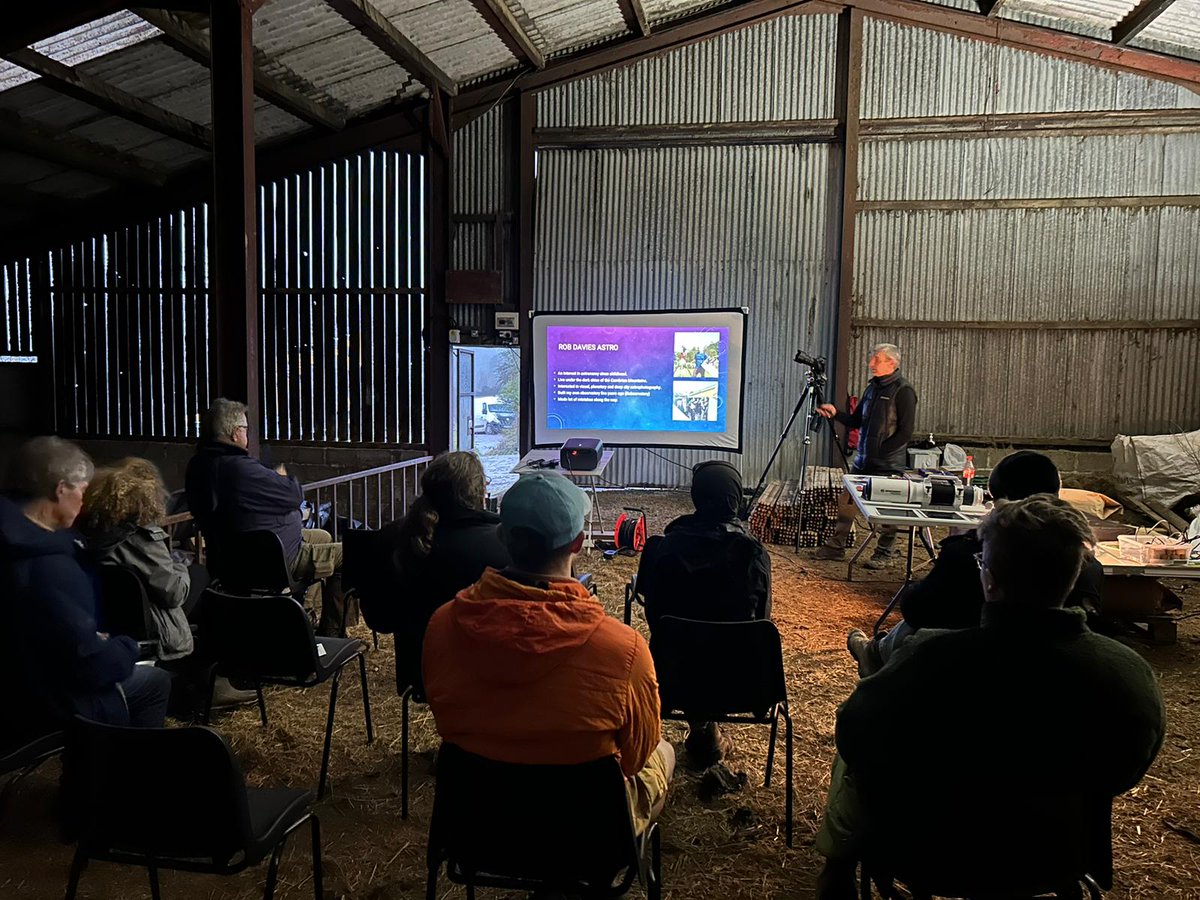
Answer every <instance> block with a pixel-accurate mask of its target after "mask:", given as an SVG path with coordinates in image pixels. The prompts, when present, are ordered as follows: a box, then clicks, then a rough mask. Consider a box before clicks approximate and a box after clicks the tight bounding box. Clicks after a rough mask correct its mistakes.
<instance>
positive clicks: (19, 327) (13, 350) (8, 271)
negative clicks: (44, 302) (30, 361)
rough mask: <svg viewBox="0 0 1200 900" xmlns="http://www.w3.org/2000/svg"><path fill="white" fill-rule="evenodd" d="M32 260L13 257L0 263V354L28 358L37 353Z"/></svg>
mask: <svg viewBox="0 0 1200 900" xmlns="http://www.w3.org/2000/svg"><path fill="white" fill-rule="evenodd" d="M34 265H35V264H34V262H33V260H31V259H21V260H14V261H13V262H8V263H4V264H3V265H2V266H0V304H2V305H3V310H2V313H3V316H4V319H3V321H0V328H3V330H4V339H3V341H2V342H0V356H5V357H15V358H18V359H20V358H29V357H32V356H33V355H34V354H35V353H37V347H36V346H35V344H34V340H33V304H34V283H33V282H34ZM43 352H44V351H43Z"/></svg>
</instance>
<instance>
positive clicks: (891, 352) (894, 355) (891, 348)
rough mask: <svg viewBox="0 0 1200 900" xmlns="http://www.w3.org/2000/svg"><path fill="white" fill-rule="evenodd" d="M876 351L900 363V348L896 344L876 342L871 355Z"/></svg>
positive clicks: (897, 363)
mask: <svg viewBox="0 0 1200 900" xmlns="http://www.w3.org/2000/svg"><path fill="white" fill-rule="evenodd" d="M876 353H882V354H883V355H884V356H886V357H887V358H888V359H890V360H892V361H893V362H894V363H895V364H896V365H900V348H899V347H897V346H896V345H895V344H876V345H875V346H874V348H873V349H872V350H871V355H872V356H874V355H875V354H876Z"/></svg>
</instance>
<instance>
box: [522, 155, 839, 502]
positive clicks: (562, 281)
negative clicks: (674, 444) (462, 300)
mask: <svg viewBox="0 0 1200 900" xmlns="http://www.w3.org/2000/svg"><path fill="white" fill-rule="evenodd" d="M538 168H539V182H538V224H537V244H536V247H537V249H536V251H535V260H536V261H535V270H536V271H535V286H534V291H535V301H534V302H535V306H536V308H538V309H548V310H641V309H673V308H674V309H690V308H714V307H729V306H748V307H749V308H750V319H749V332H748V335H747V348H748V350H747V366H746V368H747V371H746V385H745V391H744V394H743V396H744V398H745V399H744V410H743V435H744V453H743V454H742V456H741V457H740V459H739V458H736V457H731V458H732V459H733V461H734V463H735V464H736V465H738V466H739V467H740V468H741V470H742V473H743V475H744V476H745V478H746V480H747V481H748V482H749V483H751V484H753V483H754V481H755V480H756V479H757V477H758V474H759V472H760V470H761V469H762V467H763V466H764V465H765V464H766V460H767V457H768V456H769V454H770V452H771V449H772V447H773V446H774V442H775V439H776V437H777V436H778V433H779V430H780V429H781V428H782V427H783V423H784V422H785V421H786V419H787V417H788V415H789V414H790V412H791V409H792V406H793V405H794V403H795V401H796V398H797V397H798V396H799V394H800V391H801V390H802V388H803V373H804V370H803V369H802V367H800V366H798V365H795V364H794V363H793V362H792V357H793V355H794V354H795V352H796V350H797V349H798V348H801V347H802V348H805V349H813V350H818V351H820V352H824V353H829V352H830V349H831V346H832V339H831V334H832V327H833V324H832V316H831V315H830V310H831V307H832V303H833V297H832V291H831V272H832V268H833V260H834V254H833V247H832V246H831V244H830V242H829V236H828V235H829V229H828V225H827V223H828V220H829V215H828V197H829V194H830V183H831V178H830V152H829V148H828V147H827V146H823V145H800V146H751V147H738V146H733V147H664V148H639V149H635V150H548V151H544V152H542V153H540V154H539V157H538ZM798 433H799V431H797V434H798ZM799 451H800V447H799V444H798V442H797V441H796V440H792V441H790V442H789V443H788V445H787V446H786V447H785V450H784V452H783V453H782V454H781V457H780V463H779V469H778V470H777V472H786V473H792V474H794V473H795V472H797V471H798V470H799V458H800V453H799ZM812 452H813V453H814V454H817V457H819V458H821V459H823V458H824V457H823V455H822V454H823V450H822V448H821V446H818V447H816V448H815V449H814V450H813V451H812ZM663 456H664V457H666V458H665V459H664V458H662V457H658V456H655V455H653V454H650V453H648V452H645V451H639V450H622V451H620V452H619V453H618V454H617V456H616V457H615V459H614V461H613V467H612V468H611V469H610V470H609V472H610V476H609V477H610V478H612V479H613V480H614V481H616V482H618V483H621V484H657V485H674V484H680V483H686V482H687V481H688V479H689V473H688V472H687V471H686V468H683V467H681V466H690V465H691V464H692V463H694V462H696V461H698V460H700V459H705V458H709V457H711V456H713V454H711V453H708V452H701V451H680V450H669V451H663ZM817 457H814V458H817Z"/></svg>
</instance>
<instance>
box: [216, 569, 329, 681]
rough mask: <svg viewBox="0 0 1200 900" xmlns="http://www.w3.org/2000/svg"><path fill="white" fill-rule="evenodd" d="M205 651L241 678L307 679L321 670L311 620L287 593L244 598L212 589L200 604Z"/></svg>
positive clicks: (222, 666)
mask: <svg viewBox="0 0 1200 900" xmlns="http://www.w3.org/2000/svg"><path fill="white" fill-rule="evenodd" d="M200 619H201V621H200V629H201V633H202V634H203V635H204V641H205V647H206V648H207V649H206V652H207V653H209V654H211V655H212V656H213V657H214V658H215V659H216V660H217V661H218V662H219V664H220V667H221V671H222V672H223V673H224V674H226V675H229V676H232V677H235V678H238V677H244V678H255V677H258V676H261V677H269V676H277V677H282V678H299V679H303V678H307V677H308V676H309V675H312V674H314V673H315V672H316V671H317V647H316V639H315V637H314V635H313V628H312V622H311V621H310V620H309V618H308V613H306V612H305V611H304V608H303V607H302V606H301V605H300V604H299V603H298V602H297V601H296V600H295V599H294V598H293V597H291V596H290V595H288V594H254V595H250V596H244V595H241V594H230V593H228V592H226V591H223V590H217V589H213V588H209V589H208V590H207V591H205V593H204V597H203V599H202V600H201V601H200Z"/></svg>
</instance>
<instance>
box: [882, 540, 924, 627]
mask: <svg viewBox="0 0 1200 900" xmlns="http://www.w3.org/2000/svg"><path fill="white" fill-rule="evenodd" d="M916 530H917V529H916V526H909V529H908V565H907V567H906V568H905V570H904V584H902V585H900V590H898V591H896V593H894V594H893V595H892V599H891V600H889V601H888V605H887V606H885V607H884V608H883V612H882V613H881V614H880V616H879V618H878V619H877V620H876V621H875V627H874V628H873V629H872V630H871V636H872V637H879V631H880V629H882V628H883V623H884V622H886V621H887V619H888V616H890V615H891V614H892V610H893V609H895V608H896V604H897V603H899V602H900V598H901V597H902V596H903V595H904V589H905V588H907V587H908V586H909V584H910V583H912V558H913V544H914V543H915V542H916Z"/></svg>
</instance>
